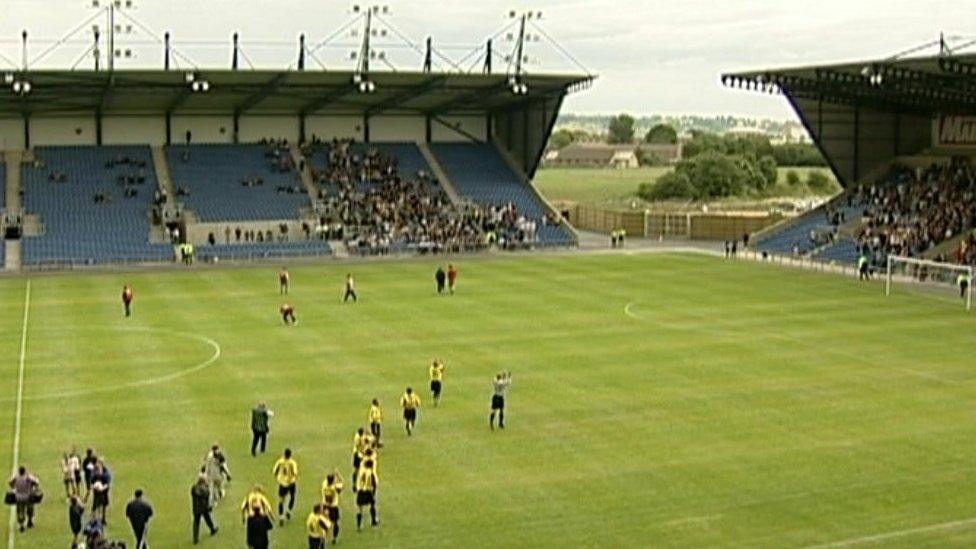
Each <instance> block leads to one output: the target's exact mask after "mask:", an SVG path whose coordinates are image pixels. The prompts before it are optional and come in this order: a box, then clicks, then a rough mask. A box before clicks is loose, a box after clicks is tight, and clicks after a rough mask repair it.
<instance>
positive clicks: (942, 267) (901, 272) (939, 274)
mask: <svg viewBox="0 0 976 549" xmlns="http://www.w3.org/2000/svg"><path fill="white" fill-rule="evenodd" d="M960 275H961V276H964V277H966V280H968V281H969V285H968V287H967V288H966V292H965V294H964V295H960V292H962V289H961V287H960V285H959V277H960ZM972 281H973V268H972V267H970V266H968V265H955V264H953V263H941V262H938V261H929V260H927V259H916V258H913V257H903V256H898V255H889V256H888V269H887V273H886V276H885V295H886V296H890V295H891V290H892V288H893V286H894V283H905V284H911V285H913V286H915V287H917V288H923V289H927V290H931V291H933V292H935V293H947V292H948V293H950V294H951V295H954V296H956V297H958V298H959V299H960V300H964V301H965V303H966V310H967V311H968V310H970V309H972V306H973V283H972Z"/></svg>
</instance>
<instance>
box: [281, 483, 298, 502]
mask: <svg viewBox="0 0 976 549" xmlns="http://www.w3.org/2000/svg"><path fill="white" fill-rule="evenodd" d="M287 495H291V498H292V499H295V485H294V484H292V485H291V486H285V485H284V484H279V485H278V497H279V498H283V497H285V496H287Z"/></svg>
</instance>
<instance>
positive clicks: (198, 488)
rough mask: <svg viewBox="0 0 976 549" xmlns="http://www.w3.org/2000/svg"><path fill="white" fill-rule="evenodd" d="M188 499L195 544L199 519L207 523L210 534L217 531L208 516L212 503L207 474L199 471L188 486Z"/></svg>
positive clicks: (194, 542)
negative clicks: (190, 502) (191, 504)
mask: <svg viewBox="0 0 976 549" xmlns="http://www.w3.org/2000/svg"><path fill="white" fill-rule="evenodd" d="M190 500H191V501H192V503H193V544H194V545H196V544H197V543H199V541H200V519H203V521H204V522H206V523H207V528H210V535H211V536H212V535H214V534H216V533H217V527H216V526H214V523H213V519H212V518H211V517H210V510H211V509H212V508H213V505H212V503H211V501H212V500H211V497H210V488H208V487H207V475H205V474H203V473H200V475H199V476H198V477H197V481H196V482H194V483H193V487H191V488H190Z"/></svg>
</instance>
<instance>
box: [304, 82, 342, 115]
mask: <svg viewBox="0 0 976 549" xmlns="http://www.w3.org/2000/svg"><path fill="white" fill-rule="evenodd" d="M353 91H355V90H354V88H353V87H352V85H351V84H350V85H349V87H348V88H346V87H339V88H334V89H332V90H330V91H329V92H328V93H326V94H325V95H323V96H321V97H319V98H318V99H315V100H313V101H311V102H309V103H306V104H305V105H304V106H303V107H302V108H301V110H300V111H299V113H300V115H301V116H308V115H310V114H313V113H315V112H316V111H318V110H319V109H322V108H324V107H327V106H329V105H330V104H332V103H334V102H335V101H338V100H339V99H342V98H343V97H345V96H347V95H349V94H350V93H352V92H353Z"/></svg>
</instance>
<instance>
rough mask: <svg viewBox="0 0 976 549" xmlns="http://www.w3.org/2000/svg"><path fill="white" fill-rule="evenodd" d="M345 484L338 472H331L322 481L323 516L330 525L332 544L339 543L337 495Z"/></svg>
mask: <svg viewBox="0 0 976 549" xmlns="http://www.w3.org/2000/svg"><path fill="white" fill-rule="evenodd" d="M344 486H345V483H344V482H343V480H342V475H340V474H339V470H338V469H336V470H334V471H332V473H330V474H329V475H327V476H326V477H325V480H324V481H322V508H323V510H324V511H325V516H326V517H328V519H329V522H331V523H332V543H336V542H338V541H339V494H341V493H342V488H343V487H344Z"/></svg>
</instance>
